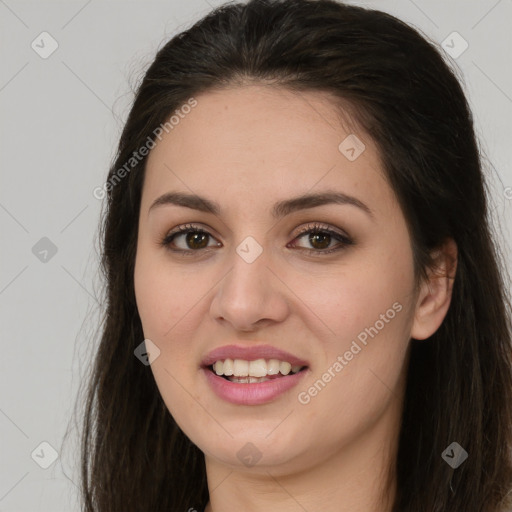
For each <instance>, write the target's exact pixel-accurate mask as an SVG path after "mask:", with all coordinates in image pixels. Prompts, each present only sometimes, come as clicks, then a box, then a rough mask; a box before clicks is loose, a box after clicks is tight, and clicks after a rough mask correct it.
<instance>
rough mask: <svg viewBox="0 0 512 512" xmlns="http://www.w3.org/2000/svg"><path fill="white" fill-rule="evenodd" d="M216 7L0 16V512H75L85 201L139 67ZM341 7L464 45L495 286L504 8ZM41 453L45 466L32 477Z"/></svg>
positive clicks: (91, 273)
mask: <svg viewBox="0 0 512 512" xmlns="http://www.w3.org/2000/svg"><path fill="white" fill-rule="evenodd" d="M221 3H223V2H221V1H218V2H214V1H213V0H208V1H205V0H193V1H192V0H191V1H186V2H185V1H181V2H178V1H166V2H158V1H142V0H139V1H130V2H128V1H123V2H121V1H105V0H103V1H100V0H89V1H85V2H84V1H80V2H74V1H73V2H72V1H67V2H64V1H62V2H20V1H15V0H5V1H4V0H0V55H1V63H2V65H1V69H0V109H1V110H0V111H1V117H0V130H1V133H0V155H1V160H0V168H1V179H2V182H1V183H2V186H1V188H0V225H1V229H2V231H1V233H2V244H1V247H2V252H1V274H0V308H1V315H2V331H1V332H2V357H1V358H0V365H1V374H0V379H1V381H0V385H1V390H2V392H1V399H0V429H1V430H0V434H1V435H0V443H1V454H2V455H1V469H0V512H12V511H52V512H58V511H71V510H75V511H78V510H79V507H78V504H77V497H76V496H77V488H76V484H77V483H78V473H77V471H76V463H77V462H76V461H77V456H76V455H74V454H73V451H76V446H77V444H76V441H77V437H76V435H77V434H76V428H75V425H74V423H73V421H72V413H73V406H74V403H75V402H74V401H75V397H76V393H77V392H78V389H79V383H80V382H81V380H82V378H83V376H84V374H85V373H86V372H87V369H88V363H89V360H90V357H92V353H93V352H94V348H95V344H96V342H95V341H93V339H92V337H93V335H94V331H95V329H96V327H97V325H98V321H99V304H98V302H97V300H96V299H95V296H97V293H98V290H99V286H100V282H99V279H98V271H97V249H96V241H95V240H96V234H97V226H98V221H99V214H100V208H101V201H99V200H97V199H95V197H94V196H93V194H92V191H93V189H94V188H95V187H98V186H101V185H102V184H103V182H104V179H105V176H106V173H107V170H108V167H109V165H110V163H111V161H112V159H113V156H114V152H115V147H116V144H117V139H118V137H119V134H120V130H121V128H122V124H123V120H124V119H126V115H127V113H128V109H129V106H130V102H131V100H132V97H133V96H132V91H133V88H134V87H135V86H136V84H137V83H138V80H139V79H140V78H141V77H142V75H143V72H144V71H145V69H146V67H147V66H148V64H149V63H150V61H151V59H152V58H153V56H154V54H155V51H156V50H157V49H158V48H159V47H160V46H162V45H163V44H164V43H165V42H166V41H167V40H168V39H169V38H170V37H171V36H173V35H174V34H175V33H177V32H180V31H181V30H183V29H185V28H186V27H188V26H189V25H190V24H191V23H192V22H193V21H195V20H197V19H198V18H199V17H200V16H202V15H204V14H206V12H208V11H209V10H210V9H211V7H212V6H216V5H219V4H221ZM352 3H358V4H360V5H365V6H371V7H375V8H379V9H381V10H384V11H387V12H390V13H391V14H394V15H396V16H398V17H399V18H401V19H402V20H404V21H406V22H409V23H411V24H413V25H414V26H416V27H417V28H420V29H421V30H422V31H423V32H424V33H425V34H427V35H428V36H429V37H431V38H432V39H434V40H435V41H437V42H439V43H441V42H442V41H444V40H445V39H446V38H447V36H449V35H450V34H451V33H452V32H454V31H457V32H458V33H459V34H460V35H461V36H462V37H463V38H464V39H465V40H466V41H467V43H468V45H469V46H468V48H467V50H466V51H465V52H464V53H462V54H461V55H460V56H459V57H457V58H456V59H452V62H453V63H454V65H455V66H457V67H458V68H459V69H460V74H461V76H463V78H464V82H465V89H466V91H467V94H468V97H469V99H470V102H471V105H472V108H473V112H474V115H475V121H476V128H477V133H478V136H479V137H480V141H481V146H482V152H483V153H484V155H485V157H486V160H485V161H486V165H487V172H488V174H489V176H490V178H489V179H490V186H491V189H490V190H491V194H492V198H493V201H494V202H493V213H494V217H495V219H496V225H497V227H498V229H499V231H500V235H499V236H500V240H501V242H502V244H503V246H504V252H505V258H506V261H507V266H508V268H509V270H510V269H511V268H512V263H511V260H512V257H511V254H512V253H511V250H510V247H511V245H512V244H511V240H512V238H511V231H512V230H511V227H512V215H511V212H512V188H507V187H512V170H511V148H510V144H511V141H512V126H511V122H510V117H511V114H512V72H511V70H512V66H511V51H512V37H511V30H510V26H509V25H510V20H512V1H511V0H499V1H498V0H489V1H483V0H482V1H467V0H466V1H454V0H452V1H446V0H445V1H427V0H414V1H413V0H399V1H387V0H381V1H361V2H352ZM43 31H46V32H48V33H49V34H51V36H52V37H53V38H54V39H55V40H56V41H57V43H58V48H57V50H56V51H55V52H54V53H53V54H52V55H50V56H49V57H47V58H45V59H43V58H42V57H41V56H40V55H39V54H38V53H36V51H35V50H34V49H32V47H31V44H32V42H33V41H35V43H34V44H39V47H40V49H39V51H43V50H44V51H48V49H49V48H50V40H49V39H48V38H47V36H44V37H46V39H44V41H43V42H41V37H39V35H40V34H41V33H42V32H43ZM448 41H450V39H449V40H448ZM450 44H452V46H454V48H455V49H460V48H461V46H460V42H457V41H454V43H450ZM43 46H44V48H43ZM44 237H46V238H47V239H49V240H50V241H51V244H53V245H52V246H54V247H55V248H56V250H57V252H56V253H55V254H52V252H51V249H49V247H50V245H51V244H50V243H49V242H48V240H43V241H40V240H41V239H42V238H44ZM36 244H38V245H36ZM34 246H35V247H36V248H35V249H33V247H34ZM45 249H47V250H49V252H48V253H44V250H45ZM54 250H55V249H54ZM42 260H43V261H42ZM66 430H69V431H70V437H69V438H68V441H67V442H66V444H65V445H64V446H62V442H63V436H64V434H65V432H66ZM42 442H46V443H49V444H50V445H51V446H53V447H54V449H55V450H56V451H57V453H58V457H57V459H56V460H55V462H53V464H51V465H50V466H49V467H48V468H47V469H43V468H42V467H40V465H41V464H45V463H46V464H49V463H50V462H51V450H50V449H49V448H48V446H47V445H43V446H40V445H41V443H42ZM63 448H64V450H63Z"/></svg>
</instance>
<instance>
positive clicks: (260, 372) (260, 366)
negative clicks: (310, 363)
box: [206, 358, 307, 384]
mask: <svg viewBox="0 0 512 512" xmlns="http://www.w3.org/2000/svg"><path fill="white" fill-rule="evenodd" d="M206 368H207V369H208V370H209V371H210V372H212V373H214V374H215V375H217V376H219V377H222V378H223V379H225V380H227V381H229V382H235V383H237V384H258V383H260V382H266V381H268V380H274V379H281V378H283V377H286V376H288V375H295V374H297V373H299V372H302V371H305V370H306V369H307V366H306V365H300V364H298V365H292V364H291V363H290V362H288V361H282V360H279V359H256V360H252V361H249V360H246V359H230V358H227V359H224V360H221V359H220V360H217V361H215V362H214V363H213V364H211V365H209V366H207V367H206Z"/></svg>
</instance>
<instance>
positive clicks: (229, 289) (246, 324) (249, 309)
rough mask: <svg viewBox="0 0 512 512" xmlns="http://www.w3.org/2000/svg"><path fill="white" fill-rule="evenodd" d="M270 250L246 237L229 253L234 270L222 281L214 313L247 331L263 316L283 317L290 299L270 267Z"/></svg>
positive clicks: (271, 317)
mask: <svg viewBox="0 0 512 512" xmlns="http://www.w3.org/2000/svg"><path fill="white" fill-rule="evenodd" d="M271 263H272V262H271V258H270V249H269V248H268V247H267V248H264V247H263V245H262V244H260V243H259V242H258V241H257V240H256V239H255V237H253V236H247V237H245V238H244V239H243V240H242V241H241V242H240V243H239V244H238V245H237V246H236V247H235V250H234V251H233V253H232V254H231V255H230V261H229V265H230V268H231V270H230V271H229V272H228V273H227V275H226V276H225V277H224V279H223V280H222V281H221V283H220V286H219V288H218V290H217V293H216V296H215V298H214V300H213V303H212V314H213V316H216V317H217V318H219V317H221V318H224V319H225V320H227V321H229V322H230V323H232V324H233V326H235V327H236V328H237V329H243V330H247V329H250V328H251V326H252V325H253V324H255V323H256V322H258V321H260V320H262V319H267V320H268V319H273V320H282V319H283V318H284V317H285V316H286V313H287V308H288V306H287V302H286V298H285V296H284V295H283V294H282V290H281V289H280V287H279V286H278V280H276V279H275V277H274V275H273V273H272V272H271V271H270V269H269V268H267V266H269V267H270V266H271Z"/></svg>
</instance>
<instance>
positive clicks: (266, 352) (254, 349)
mask: <svg viewBox="0 0 512 512" xmlns="http://www.w3.org/2000/svg"><path fill="white" fill-rule="evenodd" d="M225 359H244V360H246V361H254V360H256V359H267V360H268V359H278V360H279V361H287V362H289V363H290V364H291V365H292V366H309V363H308V362H307V361H305V360H304V359H300V358H298V357H296V356H294V355H293V354H290V353H289V352H286V351H285V350H281V349H278V348H276V347H273V346H272V345H255V346H250V347H244V346H242V345H225V346H223V347H218V348H216V349H214V350H212V351H211V352H209V353H208V354H207V355H206V356H205V357H204V359H203V360H202V362H201V366H202V367H203V368H207V367H208V366H210V365H212V364H213V363H215V361H224V360H225ZM223 380H224V379H223ZM244 385H245V384H244Z"/></svg>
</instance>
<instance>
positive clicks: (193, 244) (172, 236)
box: [161, 225, 221, 254]
mask: <svg viewBox="0 0 512 512" xmlns="http://www.w3.org/2000/svg"><path fill="white" fill-rule="evenodd" d="M210 239H212V240H211V241H212V242H213V244H210V245H209V242H210ZM178 242H179V243H178ZM180 244H181V245H180ZM161 245H162V246H165V247H167V248H168V249H169V250H170V251H173V252H179V253H183V254H186V253H189V254H191V253H193V252H199V251H200V250H201V249H206V248H208V247H214V246H217V247H218V246H220V245H221V244H220V243H219V242H216V241H215V240H214V239H213V237H212V235H210V233H208V231H205V230H204V229H201V228H199V227H194V226H193V225H186V226H179V227H178V228H177V229H176V230H174V231H173V232H171V233H169V234H168V235H166V237H165V238H164V239H163V240H162V241H161Z"/></svg>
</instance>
